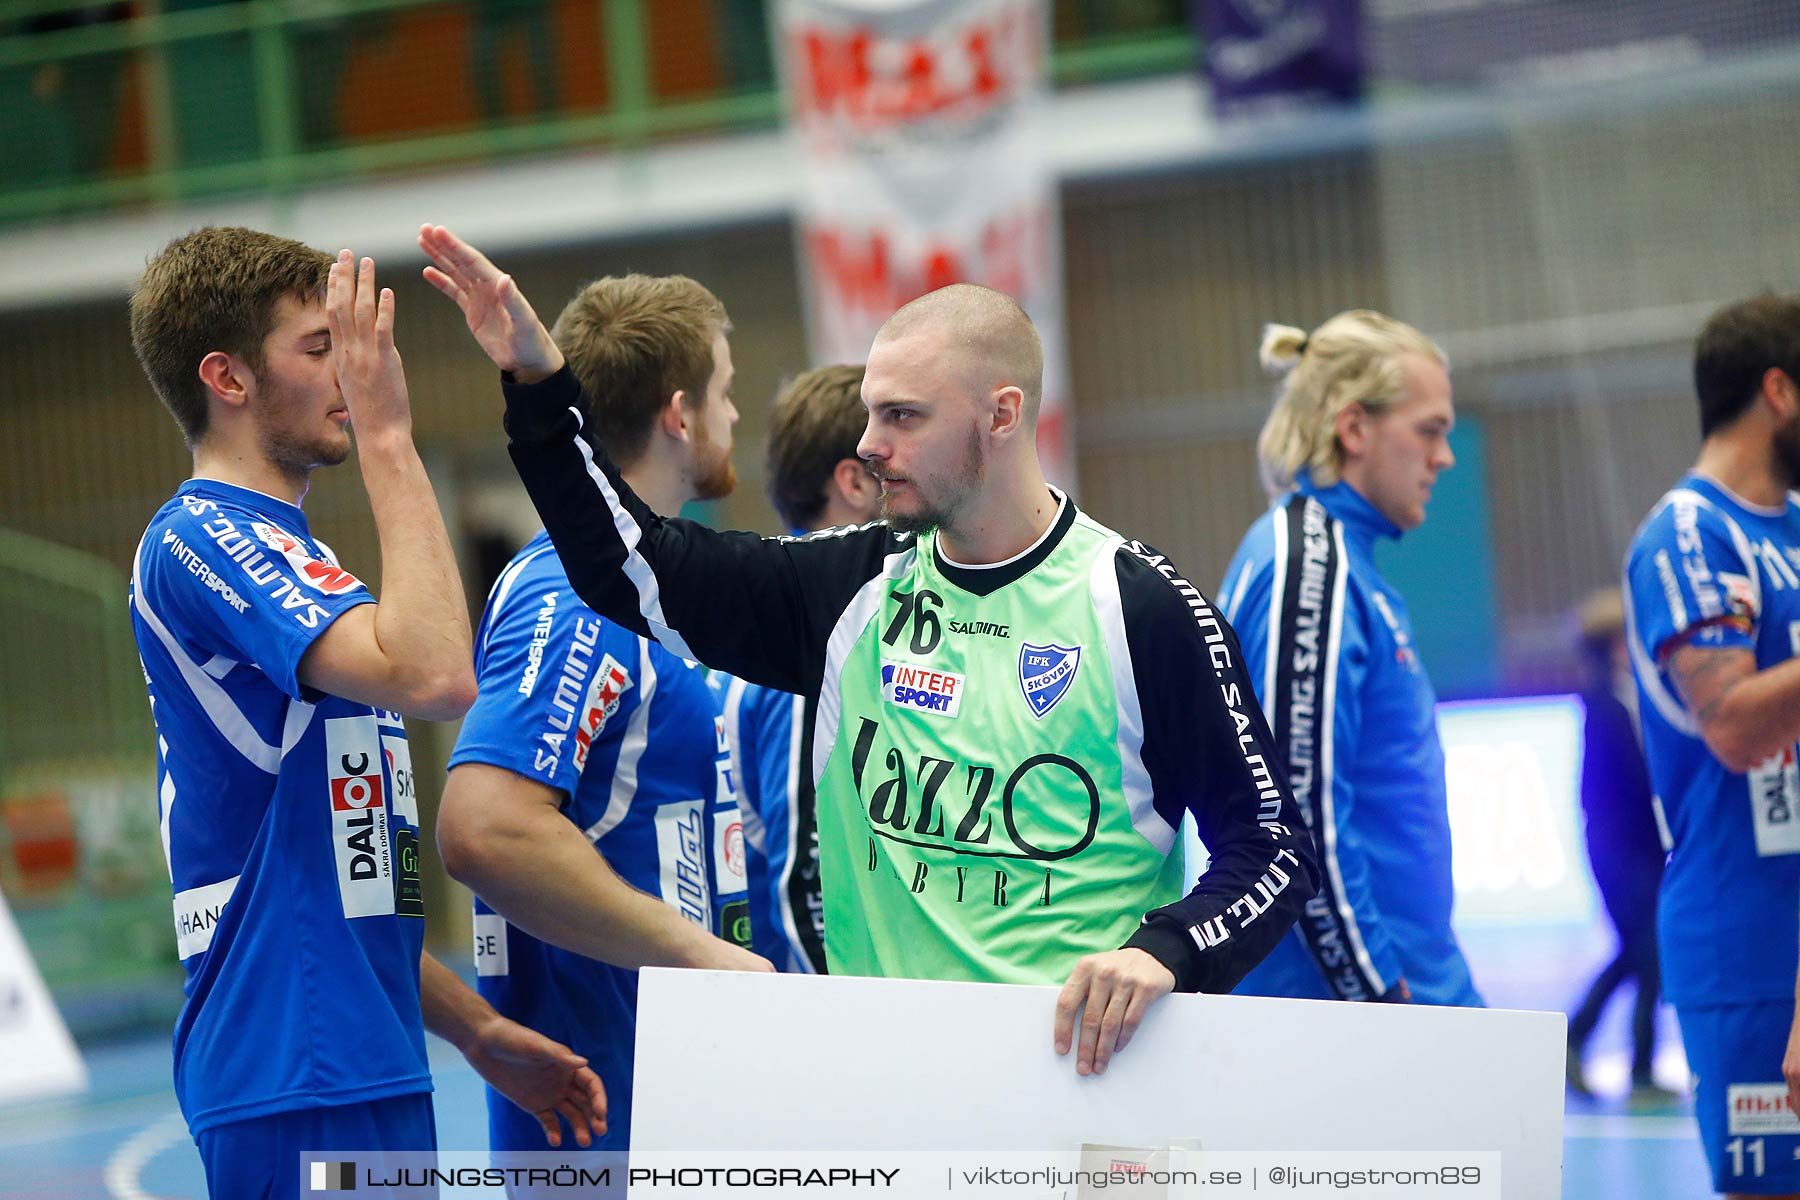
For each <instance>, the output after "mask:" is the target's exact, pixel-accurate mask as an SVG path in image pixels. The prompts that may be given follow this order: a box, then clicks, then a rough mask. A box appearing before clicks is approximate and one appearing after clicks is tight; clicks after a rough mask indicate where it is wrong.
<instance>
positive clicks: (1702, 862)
mask: <svg viewBox="0 0 1800 1200" xmlns="http://www.w3.org/2000/svg"><path fill="white" fill-rule="evenodd" d="M1625 590H1626V594H1627V596H1628V597H1629V598H1630V603H1629V606H1628V615H1629V618H1630V629H1629V643H1630V649H1631V658H1632V666H1633V669H1634V671H1635V673H1636V675H1637V684H1638V697H1639V705H1638V713H1639V719H1640V720H1641V721H1642V722H1643V727H1644V754H1645V757H1646V758H1647V759H1648V760H1649V763H1650V782H1651V783H1652V784H1653V785H1654V786H1655V788H1656V793H1657V796H1658V798H1659V800H1660V803H1661V805H1662V811H1663V816H1664V820H1665V822H1666V825H1667V829H1668V834H1669V838H1670V841H1671V843H1672V844H1671V852H1670V856H1669V865H1668V869H1667V870H1666V871H1665V872H1664V874H1663V882H1662V902H1661V905H1660V908H1659V911H1658V915H1657V924H1658V926H1659V930H1660V941H1661V948H1662V974H1663V990H1664V992H1665V993H1666V994H1667V996H1668V998H1669V1000H1670V1001H1671V1002H1672V1003H1674V1004H1679V1005H1709V1004H1736V1003H1742V1002H1746V1001H1756V1000H1776V1001H1783V1002H1786V1001H1790V1000H1792V999H1793V995H1794V968H1795V958H1796V955H1797V953H1800V951H1797V950H1796V939H1797V938H1800V916H1796V912H1795V899H1794V898H1795V896H1797V895H1800V777H1797V776H1796V771H1795V761H1794V747H1792V746H1789V747H1787V748H1786V749H1784V750H1783V751H1782V752H1781V753H1780V754H1777V755H1775V756H1774V757H1773V758H1770V759H1769V760H1768V761H1766V762H1762V763H1758V764H1757V765H1756V766H1754V767H1752V768H1751V769H1750V771H1749V772H1748V773H1747V774H1742V775H1740V774H1737V773H1735V772H1732V771H1730V770H1727V769H1726V767H1725V766H1724V764H1722V763H1720V762H1719V760H1718V759H1716V758H1714V757H1713V756H1712V754H1711V753H1710V752H1709V751H1708V750H1707V748H1706V743H1705V742H1704V741H1702V740H1701V737H1700V729H1699V726H1698V725H1697V724H1696V723H1695V721H1694V718H1693V716H1692V715H1691V714H1689V713H1688V711H1687V709H1686V708H1685V707H1684V706H1683V705H1682V703H1681V700H1680V698H1679V697H1678V696H1677V695H1676V692H1675V688H1674V685H1673V684H1672V683H1671V682H1670V679H1669V674H1668V670H1667V668H1668V661H1669V655H1670V653H1671V652H1673V650H1674V649H1675V648H1676V647H1678V646H1680V645H1681V644H1683V643H1684V642H1686V643H1691V644H1693V645H1696V646H1704V647H1718V648H1727V647H1742V648H1744V649H1748V650H1751V651H1753V652H1754V653H1755V655H1756V666H1757V669H1758V670H1764V669H1767V668H1769V667H1773V666H1775V665H1777V664H1778V663H1782V662H1785V661H1787V660H1788V659H1790V658H1792V657H1794V656H1795V654H1796V652H1797V651H1800V503H1796V501H1795V500H1794V499H1793V498H1792V497H1791V496H1790V498H1789V500H1788V502H1787V504H1786V505H1784V506H1783V507H1781V508H1778V509H1768V508H1761V507H1759V506H1756V505H1752V504H1749V503H1747V502H1745V501H1744V500H1741V499H1739V498H1738V497H1736V496H1734V495H1732V494H1731V493H1730V492H1728V491H1726V490H1725V489H1724V488H1723V487H1721V486H1719V485H1718V484H1717V483H1714V482H1713V481H1712V480H1710V479H1707V478H1705V477H1704V476H1701V475H1697V474H1689V475H1687V476H1686V477H1685V478H1684V479H1682V481H1681V482H1680V483H1679V484H1678V485H1677V486H1676V487H1675V489H1674V490H1673V491H1671V492H1670V493H1669V494H1668V495H1666V496H1664V497H1663V498H1662V500H1661V501H1659V502H1658V503H1657V505H1656V507H1655V508H1654V509H1652V510H1651V512H1650V515H1649V517H1647V518H1646V519H1645V521H1644V524H1643V526H1642V527H1641V528H1640V529H1639V530H1638V533H1637V536H1636V537H1635V538H1633V539H1632V543H1631V552H1630V554H1629V555H1628V556H1627V558H1626V560H1625Z"/></svg>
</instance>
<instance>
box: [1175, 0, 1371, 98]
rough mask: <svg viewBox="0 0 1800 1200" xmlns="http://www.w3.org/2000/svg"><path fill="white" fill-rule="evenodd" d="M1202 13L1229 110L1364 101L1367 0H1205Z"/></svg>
mask: <svg viewBox="0 0 1800 1200" xmlns="http://www.w3.org/2000/svg"><path fill="white" fill-rule="evenodd" d="M1194 14H1195V20H1196V21H1197V22H1198V23H1199V26H1200V36H1201V39H1202V42H1203V44H1204V46H1205V48H1206V49H1205V53H1206V73H1207V78H1208V79H1209V80H1210V81H1211V83H1212V93H1213V107H1214V109H1215V110H1216V111H1217V112H1218V113H1220V114H1221V115H1226V114H1230V113H1237V112H1243V111H1245V110H1246V109H1261V108H1268V107H1287V106H1290V105H1296V104H1351V103H1355V102H1356V101H1358V100H1360V99H1362V94H1363V77H1364V74H1365V71H1366V65H1365V62H1364V57H1363V28H1362V4H1361V2H1360V0H1197V3H1196V4H1195V6H1194Z"/></svg>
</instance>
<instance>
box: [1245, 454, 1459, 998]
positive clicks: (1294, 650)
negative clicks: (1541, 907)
mask: <svg viewBox="0 0 1800 1200" xmlns="http://www.w3.org/2000/svg"><path fill="white" fill-rule="evenodd" d="M1399 534H1400V531H1399V530H1398V529H1397V528H1396V527H1395V526H1394V524H1393V523H1392V522H1390V521H1389V520H1388V519H1387V518H1386V517H1384V516H1382V515H1381V513H1380V512H1378V511H1377V510H1376V509H1375V507H1374V506H1373V505H1371V504H1370V503H1369V502H1368V501H1367V500H1365V499H1364V498H1363V497H1362V496H1361V495H1360V494H1358V493H1357V492H1356V490H1355V489H1354V488H1352V487H1350V486H1349V485H1348V484H1345V483H1338V484H1336V485H1334V486H1332V487H1329V488H1318V487H1315V486H1314V485H1313V484H1312V482H1311V480H1310V479H1305V478H1302V480H1301V481H1300V487H1299V490H1298V491H1297V492H1295V493H1294V494H1293V495H1291V496H1289V497H1288V498H1287V499H1286V500H1285V501H1283V502H1282V503H1280V504H1278V505H1276V506H1275V507H1274V508H1272V509H1270V510H1269V511H1268V512H1267V513H1264V514H1263V516H1262V517H1261V518H1260V519H1259V520H1258V521H1257V522H1256V524H1255V525H1253V526H1251V527H1250V532H1249V533H1248V534H1246V535H1245V537H1244V541H1243V544H1242V545H1240V546H1239V547H1238V551H1237V554H1236V556H1235V557H1234V558H1233V559H1232V562H1231V566H1230V567H1229V568H1228V570H1227V572H1226V576H1225V580H1226V582H1225V587H1224V589H1223V593H1222V594H1223V597H1224V599H1223V600H1222V604H1223V605H1224V607H1225V610H1226V615H1227V616H1228V617H1229V619H1230V620H1231V622H1232V624H1233V626H1234V628H1236V629H1237V630H1238V634H1239V637H1240V639H1241V642H1242V645H1243V648H1244V656H1245V659H1246V661H1247V662H1248V663H1249V664H1250V668H1251V676H1252V678H1253V679H1254V681H1255V683H1256V691H1257V695H1258V697H1259V698H1260V699H1261V700H1262V704H1263V710H1264V711H1265V712H1266V713H1267V714H1268V717H1269V725H1270V727H1271V729H1272V730H1273V732H1274V736H1275V739H1276V743H1277V745H1278V747H1279V754H1280V758H1281V762H1282V764H1283V766H1285V768H1286V770H1287V775H1288V781H1289V783H1290V785H1291V786H1292V788H1293V792H1294V798H1295V800H1296V801H1297V802H1298V804H1299V806H1300V810H1301V813H1302V814H1303V816H1304V818H1305V820H1306V822H1307V825H1308V827H1309V828H1310V829H1311V830H1312V832H1313V839H1314V842H1315V843H1316V846H1317V849H1318V852H1319V858H1320V862H1321V865H1322V866H1323V868H1324V869H1323V872H1322V875H1323V877H1322V879H1321V881H1320V887H1319V893H1318V895H1317V896H1315V897H1314V898H1313V899H1312V900H1311V901H1310V902H1309V903H1308V904H1307V906H1306V911H1305V913H1304V914H1303V915H1302V916H1301V919H1300V921H1299V922H1298V923H1297V924H1296V926H1295V929H1294V932H1293V933H1291V934H1289V935H1288V937H1287V938H1285V939H1283V942H1282V944H1281V945H1280V946H1278V947H1276V949H1275V950H1274V951H1273V952H1271V953H1270V955H1269V957H1268V958H1267V959H1266V960H1264V962H1263V964H1262V965H1261V966H1260V967H1258V968H1257V969H1256V970H1255V971H1253V972H1251V974H1250V976H1249V977H1248V978H1247V979H1246V980H1245V981H1244V982H1243V984H1242V985H1240V986H1239V988H1238V989H1237V990H1238V992H1239V994H1248V995H1262V996H1294V997H1301V998H1310V999H1341V1000H1402V999H1412V1000H1415V1001H1418V1002H1421V1003H1426V1004H1457V1005H1479V1004H1481V1002H1482V1001H1481V997H1480V995H1479V994H1478V993H1477V992H1476V991H1475V986H1474V984H1473V982H1472V981H1471V980H1470V978H1469V967H1468V964H1467V963H1466V962H1465V961H1464V959H1463V955H1462V950H1461V948H1460V947H1459V946H1458V945H1457V943H1456V936H1455V934H1454V933H1453V932H1452V931H1451V928H1450V909H1451V902H1452V899H1453V894H1454V888H1453V885H1452V882H1451V873H1450V818H1449V811H1448V803H1447V798H1446V793H1445V788H1444V751H1443V746H1442V745H1441V743H1440V742H1439V741H1438V732H1437V720H1436V714H1435V711H1434V706H1435V704H1436V695H1435V694H1434V693H1433V691H1432V689H1431V681H1430V680H1429V679H1427V678H1426V677H1425V671H1424V668H1423V666H1421V664H1420V662H1419V657H1418V654H1417V652H1416V651H1415V649H1414V647H1413V639H1412V632H1411V627H1410V623H1409V621H1408V619H1407V614H1406V605H1405V603H1404V602H1403V601H1402V600H1401V598H1400V594H1399V593H1398V592H1396V591H1395V590H1394V589H1393V588H1392V587H1390V586H1389V585H1388V584H1387V583H1386V582H1385V581H1384V580H1383V579H1382V578H1381V576H1380V574H1379V573H1378V572H1377V571H1376V570H1375V560H1374V549H1375V541H1376V539H1377V538H1380V537H1398V536H1399ZM1402 981H1404V986H1403V984H1402Z"/></svg>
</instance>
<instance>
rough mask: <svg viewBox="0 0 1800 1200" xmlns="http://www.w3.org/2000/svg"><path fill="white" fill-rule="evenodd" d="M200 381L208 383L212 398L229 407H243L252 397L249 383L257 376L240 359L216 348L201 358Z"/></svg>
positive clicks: (207, 387) (207, 386)
mask: <svg viewBox="0 0 1800 1200" xmlns="http://www.w3.org/2000/svg"><path fill="white" fill-rule="evenodd" d="M200 382H201V383H204V384H205V385H206V389H207V391H208V392H209V393H211V396H210V398H211V399H212V400H216V401H217V402H219V403H220V404H223V405H225V406H227V407H229V408H242V407H243V406H244V405H245V404H246V403H247V402H248V401H249V399H250V387H249V385H250V384H251V383H253V382H255V377H254V376H252V375H251V374H250V369H249V368H248V367H246V366H245V365H244V364H243V363H242V362H240V361H239V360H238V359H236V358H234V357H232V356H231V355H229V354H227V353H225V352H224V351H223V350H214V351H213V352H212V353H211V354H208V355H207V356H206V357H205V358H203V359H201V360H200Z"/></svg>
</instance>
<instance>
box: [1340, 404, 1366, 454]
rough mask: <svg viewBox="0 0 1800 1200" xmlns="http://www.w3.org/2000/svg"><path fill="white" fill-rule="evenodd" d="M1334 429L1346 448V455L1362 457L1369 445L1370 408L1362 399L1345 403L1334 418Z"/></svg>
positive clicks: (1341, 443)
mask: <svg viewBox="0 0 1800 1200" xmlns="http://www.w3.org/2000/svg"><path fill="white" fill-rule="evenodd" d="M1332 429H1333V431H1334V432H1335V433H1336V434H1337V440H1338V445H1340V446H1342V447H1343V448H1344V457H1346V458H1357V457H1360V456H1361V455H1362V453H1363V451H1364V450H1366V449H1368V445H1369V410H1368V409H1366V408H1364V407H1363V406H1362V404H1361V402H1360V401H1359V402H1355V403H1351V404H1346V405H1344V407H1342V408H1340V409H1338V414H1337V416H1336V417H1334V418H1333V419H1332Z"/></svg>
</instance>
